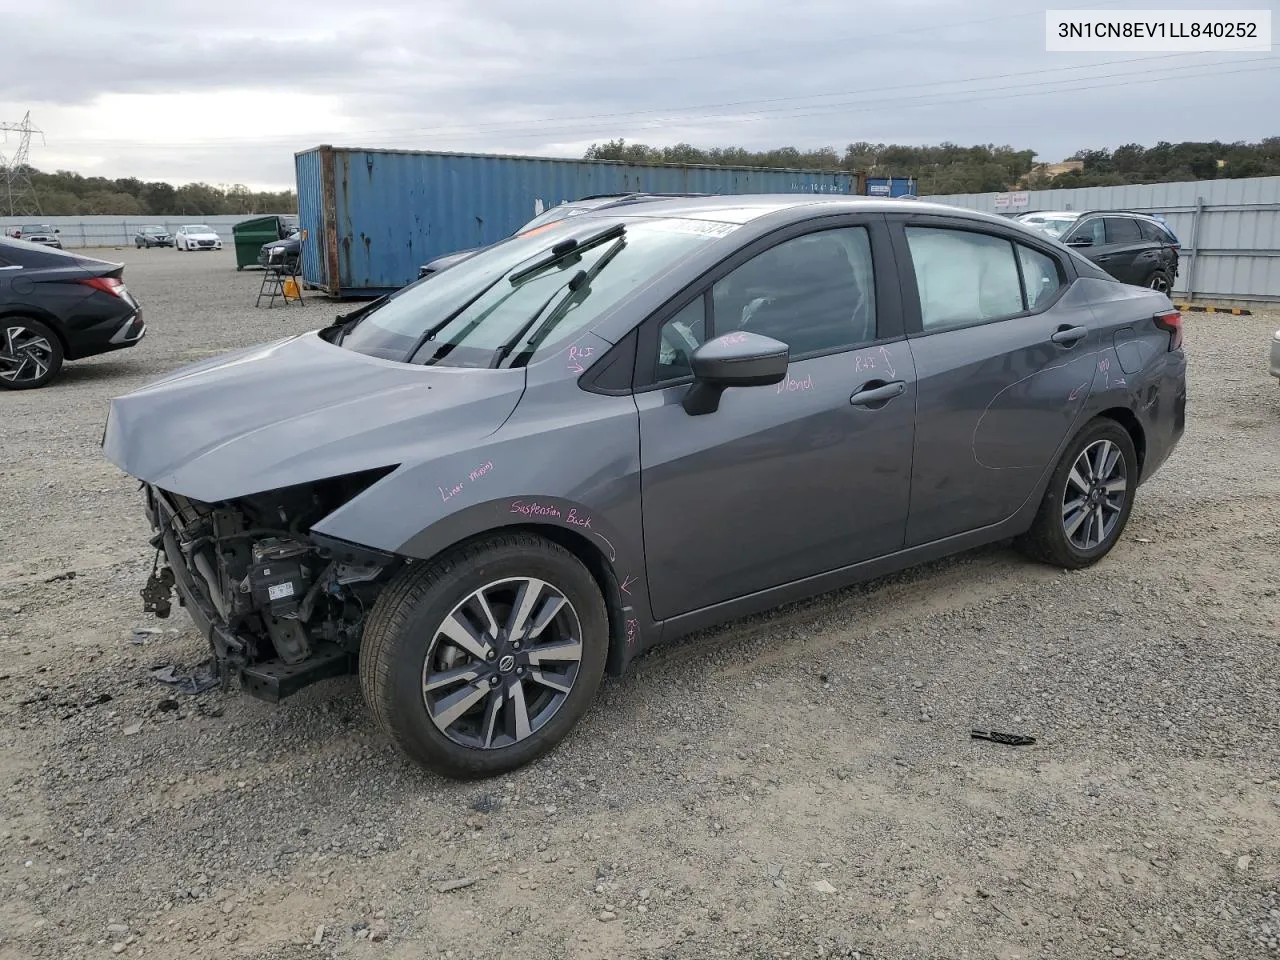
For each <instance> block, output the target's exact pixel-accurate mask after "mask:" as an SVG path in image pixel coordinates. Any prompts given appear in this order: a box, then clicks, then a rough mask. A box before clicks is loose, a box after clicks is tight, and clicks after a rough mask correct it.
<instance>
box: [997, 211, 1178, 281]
mask: <svg viewBox="0 0 1280 960" xmlns="http://www.w3.org/2000/svg"><path fill="white" fill-rule="evenodd" d="M1015 219H1017V220H1018V221H1019V222H1021V223H1024V224H1026V225H1027V226H1028V227H1032V228H1034V229H1036V230H1041V231H1043V232H1044V233H1047V234H1049V235H1050V236H1051V237H1057V238H1058V239H1059V240H1061V241H1062V242H1063V243H1065V244H1066V245H1067V246H1069V247H1072V248H1074V249H1075V250H1077V251H1078V252H1079V253H1080V254H1081V255H1083V256H1085V257H1087V258H1088V259H1090V260H1092V261H1093V262H1094V263H1096V264H1097V265H1098V266H1100V267H1101V268H1102V269H1103V270H1105V271H1107V273H1109V274H1111V275H1112V276H1113V277H1115V278H1116V279H1117V280H1119V281H1120V282H1122V283H1132V284H1136V285H1137V286H1140V287H1150V288H1151V289H1153V290H1159V291H1160V292H1161V293H1168V292H1169V291H1170V290H1172V289H1173V281H1174V280H1175V279H1176V278H1177V276H1178V251H1179V249H1180V246H1181V245H1180V244H1179V242H1178V238H1177V236H1175V235H1174V232H1173V231H1172V230H1170V229H1169V227H1168V226H1166V225H1165V224H1164V223H1161V222H1160V221H1159V220H1157V219H1156V218H1155V217H1150V216H1147V215H1146V214H1143V213H1131V212H1129V211H1125V210H1088V211H1085V212H1083V213H1080V212H1075V211H1071V210H1056V211H1043V210H1042V211H1037V212H1035V213H1024V214H1020V215H1019V216H1018V217H1016V218H1015Z"/></svg>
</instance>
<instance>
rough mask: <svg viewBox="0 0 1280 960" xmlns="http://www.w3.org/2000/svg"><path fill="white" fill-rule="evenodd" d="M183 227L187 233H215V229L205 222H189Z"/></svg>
mask: <svg viewBox="0 0 1280 960" xmlns="http://www.w3.org/2000/svg"><path fill="white" fill-rule="evenodd" d="M182 229H183V230H185V231H187V233H213V231H212V230H210V229H209V228H208V227H206V226H205V225H204V224H203V223H189V224H187V225H186V226H185V227H183V228H182Z"/></svg>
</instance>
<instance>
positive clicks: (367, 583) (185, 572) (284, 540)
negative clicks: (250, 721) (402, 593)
mask: <svg viewBox="0 0 1280 960" xmlns="http://www.w3.org/2000/svg"><path fill="white" fill-rule="evenodd" d="M393 469H395V468H394V467H386V468H383V469H379V470H368V471H363V472H361V473H357V474H350V475H347V476H343V477H337V478H332V479H328V480H322V481H317V482H315V483H309V484H302V485H299V486H294V487H287V488H284V489H280V490H273V491H269V492H267V493H261V494H254V495H252V496H248V497H242V498H240V499H238V500H232V501H225V502H221V503H216V504H210V503H203V502H200V501H196V500H192V499H190V498H188V497H184V496H182V495H180V494H176V493H172V492H169V491H166V490H162V489H160V488H159V487H156V486H153V485H150V484H147V485H145V489H146V495H147V516H148V519H149V520H150V521H151V525H152V528H153V529H154V530H155V531H156V534H155V536H154V537H153V538H152V541H151V542H152V545H153V546H154V547H155V548H156V550H157V562H156V566H155V569H154V571H153V572H152V575H151V579H150V580H149V581H148V583H147V585H146V587H144V588H143V590H142V597H143V603H144V608H145V609H146V610H148V611H149V612H152V613H155V614H156V616H158V617H165V616H168V614H169V610H170V599H169V598H170V595H171V590H173V589H176V591H177V594H178V602H179V603H180V604H182V605H183V606H184V607H186V608H187V611H188V612H189V613H190V615H191V618H192V619H193V620H194V621H195V623H196V625H197V626H198V627H199V628H200V629H201V631H202V632H203V633H204V634H205V636H206V637H208V639H209V641H210V644H211V646H212V648H213V653H214V656H215V658H216V660H217V663H218V667H219V672H220V674H221V676H222V677H223V679H224V682H228V681H229V680H230V679H231V678H232V677H233V676H238V677H239V678H240V680H241V683H242V685H243V686H244V688H245V690H246V691H247V692H249V693H251V694H253V695H254V696H257V697H260V698H262V699H264V700H269V701H273V702H274V701H278V700H281V699H283V698H284V697H287V696H289V695H291V694H293V693H296V692H297V691H298V690H300V689H302V688H303V687H305V686H308V685H310V684H312V683H315V682H316V681H318V680H323V679H326V678H328V677H334V676H340V675H342V674H345V673H350V672H353V671H354V670H355V669H356V664H357V654H358V652H359V649H360V639H361V635H362V633H363V631H364V625H365V619H366V617H367V615H368V613H369V611H370V610H371V609H372V608H373V604H374V601H375V600H376V599H377V595H378V593H379V592H380V591H381V589H382V586H383V584H384V583H385V582H386V581H387V579H388V578H390V576H391V575H392V574H393V573H394V572H395V569H396V568H397V567H398V565H399V561H398V560H397V558H395V557H394V556H392V555H390V554H384V553H380V552H377V551H372V550H368V549H366V548H363V547H359V546H357V545H355V544H347V543H343V542H340V541H335V540H332V539H329V538H325V537H320V536H316V535H313V534H312V533H311V525H312V524H314V523H316V522H318V521H319V520H320V519H321V518H323V517H325V516H327V515H329V514H330V513H332V512H333V511H334V510H336V509H338V507H340V506H342V505H343V504H344V503H346V502H348V501H349V500H351V499H352V498H353V497H355V496H357V495H358V494H360V493H362V492H363V491H364V490H366V489H368V488H369V487H370V486H371V485H373V484H374V483H376V482H377V481H378V480H380V479H381V478H382V477H384V476H386V475H387V474H388V473H390V472H391V471H392V470H393Z"/></svg>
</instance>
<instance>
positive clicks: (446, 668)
mask: <svg viewBox="0 0 1280 960" xmlns="http://www.w3.org/2000/svg"><path fill="white" fill-rule="evenodd" d="M1185 407H1186V357H1185V355H1184V353H1183V349H1182V322H1181V317H1180V315H1179V313H1178V312H1177V311H1176V310H1175V309H1174V308H1173V305H1172V304H1171V303H1170V302H1169V298H1168V297H1166V296H1165V295H1163V294H1161V293H1158V292H1156V291H1153V290H1144V289H1141V288H1137V287H1130V286H1124V285H1121V284H1119V283H1117V282H1116V281H1115V279H1114V278H1112V277H1110V276H1108V275H1107V274H1106V273H1105V272H1103V271H1102V270H1101V269H1100V268H1098V267H1096V266H1095V265H1094V264H1092V263H1090V262H1089V261H1088V260H1085V259H1084V258H1082V257H1080V256H1078V255H1077V254H1076V253H1074V252H1073V251H1071V250H1069V249H1067V248H1064V247H1063V246H1061V245H1060V244H1058V243H1056V242H1054V241H1052V240H1050V239H1049V238H1048V237H1046V236H1044V235H1043V234H1040V233H1037V232H1035V231H1032V230H1029V229H1027V228H1025V227H1022V226H1020V225H1018V224H1015V223H1011V222H1009V221H1008V220H1003V219H1001V218H999V217H995V216H990V215H986V214H980V213H975V212H972V211H964V210H959V209H956V208H953V207H946V206H942V205H938V204H933V203H928V202H925V201H917V202H914V203H910V204H904V203H899V202H898V201H897V200H892V199H883V200H881V199H872V198H866V197H839V198H838V197H821V196H811V195H805V196H795V195H787V196H751V197H744V196H731V197H709V198H697V199H693V198H691V199H684V200H665V201H654V202H651V203H645V204H632V205H615V206H609V207H607V208H601V209H597V210H595V211H591V212H588V213H584V214H581V215H579V216H575V217H571V218H567V219H564V220H562V221H561V222H559V223H552V224H549V225H547V226H545V227H544V228H543V229H542V230H539V231H536V232H531V233H526V234H525V235H523V236H517V237H514V238H512V239H510V240H507V241H504V242H502V243H499V244H496V245H494V246H493V247H491V248H489V249H488V250H485V251H483V252H481V253H478V254H476V255H475V256H473V257H471V258H470V259H469V260H467V261H465V262H463V263H460V264H458V265H456V266H454V267H452V268H450V269H449V270H448V271H447V273H446V274H443V275H441V276H440V277H437V278H433V279H431V280H428V281H426V282H417V283H414V284H411V285H409V286H407V287H404V288H402V289H400V290H398V291H396V292H395V293H393V294H390V295H388V296H386V297H384V298H382V299H381V300H378V301H373V302H371V303H370V304H368V305H366V306H365V307H362V308H361V309H359V310H357V311H355V312H354V313H353V314H350V315H348V316H347V317H346V318H345V319H343V320H342V321H341V322H339V323H335V324H333V325H331V326H330V327H328V328H326V329H324V330H321V331H313V332H311V333H305V334H301V335H298V336H292V337H287V338H284V339H280V340H276V341H275V342H273V343H269V344H266V345H264V346H260V347H254V348H250V349H246V350H241V351H239V352H237V353H233V354H229V355H227V356H224V357H222V358H211V359H208V360H205V361H202V362H200V363H198V364H195V365H193V366H188V367H186V368H183V369H178V370H176V371H174V372H172V373H170V374H169V375H167V376H166V377H164V378H162V379H160V380H158V381H155V382H153V383H151V384H150V385H147V386H144V387H143V388H141V389H139V390H137V391H135V392H133V393H131V394H128V395H126V396H123V397H117V398H116V399H114V400H112V402H111V408H110V412H109V415H108V419H107V423H106V428H105V431H104V434H103V448H104V452H105V454H106V456H107V457H108V458H109V459H110V460H111V461H112V462H114V463H115V464H116V465H117V466H118V467H120V468H121V469H122V470H123V471H124V472H126V473H128V474H129V475H131V476H133V477H135V478H137V479H139V480H141V481H142V482H143V487H144V490H145V509H146V513H147V515H148V518H149V520H150V522H151V524H152V526H153V528H154V529H155V531H156V535H155V539H154V540H152V541H151V542H152V543H153V544H154V545H155V547H153V549H159V551H160V553H161V554H162V563H163V564H164V565H163V566H162V567H161V568H160V569H159V570H157V571H155V572H154V573H153V574H152V579H151V580H150V582H149V583H148V585H147V587H146V588H145V589H144V592H143V596H144V598H146V600H145V603H147V604H149V609H152V610H155V611H156V612H160V611H163V612H164V613H166V614H167V612H168V610H169V599H168V597H169V595H170V592H171V588H172V587H174V586H176V589H177V591H178V595H179V597H180V598H181V600H182V602H183V604H184V605H185V608H186V610H187V611H188V613H189V614H190V615H191V617H192V618H193V620H194V621H195V623H196V624H197V625H198V627H199V629H200V630H201V631H202V632H203V633H204V635H205V636H206V638H208V640H209V642H210V645H211V647H212V649H213V652H214V655H215V658H216V660H217V662H218V663H219V665H220V670H221V671H222V672H223V676H225V677H228V678H230V677H239V678H240V679H241V681H242V685H243V688H244V690H245V691H246V692H249V693H252V694H254V695H257V696H260V697H263V698H265V699H267V700H272V701H275V700H279V699H280V698H283V697H287V696H290V695H291V694H293V693H295V692H296V691H297V690H299V689H301V688H303V687H305V686H307V685H308V684H311V683H314V682H316V681H318V680H321V679H324V678H326V677H331V676H335V675H338V674H342V673H346V672H351V671H352V670H358V672H359V674H360V677H361V686H362V689H363V692H364V697H365V700H366V702H367V704H368V706H369V708H370V710H371V711H372V713H373V715H374V717H375V718H376V720H377V722H378V724H379V725H380V726H381V728H382V730H383V731H384V732H385V734H386V735H387V736H388V738H389V739H390V740H391V741H392V742H393V743H395V744H396V745H397V746H398V747H399V748H400V749H401V750H402V751H403V752H404V753H406V754H407V755H408V756H410V757H412V758H413V759H414V760H416V761H418V762H419V763H422V764H424V765H426V766H429V767H431V768H434V769H436V770H439V771H442V772H445V773H448V774H451V775H457V776H475V775H490V774H496V773H499V772H502V771H506V770H511V769H513V768H515V767H517V766H520V765H522V764H524V763H527V762H529V761H530V760H532V759H533V758H534V757H536V756H538V755H540V754H542V753H544V752H546V751H547V750H548V749H550V748H551V747H552V746H553V745H554V744H556V743H557V742H558V741H560V740H561V739H562V738H563V737H564V736H565V735H566V734H567V733H568V732H569V730H570V729H571V728H572V727H573V726H574V725H575V724H576V723H577V722H578V720H579V719H580V718H581V717H582V716H583V715H584V714H585V712H586V711H587V708H588V705H589V704H590V702H591V700H592V698H593V697H594V695H595V692H596V689H597V687H598V685H599V684H600V682H601V678H602V675H603V674H604V673H605V671H606V670H608V671H610V672H612V673H614V674H618V673H621V672H623V671H624V670H625V668H626V666H627V664H628V662H630V661H631V660H632V659H633V658H634V657H636V656H637V655H639V654H641V653H642V652H644V651H645V650H646V649H648V648H650V647H652V646H653V645H655V644H656V643H659V642H661V641H665V640H668V639H670V638H674V637H678V636H681V635H683V634H685V633H688V632H690V631H693V630H698V629H701V628H703V627H706V626H709V625H712V624H715V623H718V622H721V621H725V620H729V619H732V618H734V617H739V616H743V615H746V614H748V613H751V612H755V611H759V610H762V609H767V608H769V607H773V606H776V605H778V604H781V603H786V602H790V601H794V600H797V599H800V598H802V597H806V596H810V595H813V594H816V593H821V592H825V591H829V590H833V589H836V588H838V587H842V586H845V585H847V584H850V583H853V582H856V581H860V580H865V579H868V578H870V577H875V576H881V575H883V574H886V573H889V572H891V571H893V570H897V569H901V568H904V567H907V566H910V565H912V564H916V563H919V562H923V561H927V560H932V559H935V558H937V557H940V556H944V555H946V554H950V553H954V552H957V551H960V550H965V549H969V548H972V547H976V546H979V545H982V544H986V543H991V542H995V541H998V540H1003V539H1005V538H1010V537H1016V538H1017V542H1018V543H1019V544H1020V546H1021V547H1022V549H1023V550H1024V551H1025V552H1026V553H1027V554H1028V555H1029V556H1031V557H1033V558H1036V559H1038V560H1041V561H1044V562H1047V563H1049V564H1052V565H1053V566H1055V567H1057V568H1064V567H1065V568H1080V567H1086V566H1088V565H1090V564H1093V563H1095V562H1097V561H1098V560H1100V559H1101V558H1102V557H1104V556H1106V554H1107V553H1108V551H1110V550H1111V548H1112V547H1113V546H1114V545H1115V544H1116V543H1117V541H1118V539H1119V538H1120V536H1121V533H1122V531H1123V530H1124V528H1125V523H1126V522H1127V520H1128V517H1129V513H1130V510H1131V508H1132V506H1133V503H1134V497H1135V496H1136V495H1137V492H1138V490H1139V488H1140V485H1141V484H1142V483H1144V482H1145V481H1146V480H1147V479H1148V478H1150V477H1151V476H1152V474H1153V473H1155V472H1156V471H1157V470H1158V469H1159V468H1160V466H1161V465H1162V464H1163V463H1164V462H1165V460H1166V458H1167V457H1168V456H1169V454H1170V452H1171V451H1172V450H1173V449H1174V447H1175V446H1176V444H1177V443H1178V441H1179V438H1180V437H1181V436H1182V433H1183V430H1184V424H1185ZM357 665H358V666H357ZM815 735H820V733H815Z"/></svg>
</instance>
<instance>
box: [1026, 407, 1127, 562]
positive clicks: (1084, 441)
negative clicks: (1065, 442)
mask: <svg viewBox="0 0 1280 960" xmlns="http://www.w3.org/2000/svg"><path fill="white" fill-rule="evenodd" d="M1099 440H1110V441H1111V442H1112V443H1114V444H1116V445H1117V446H1118V447H1119V448H1120V452H1121V456H1123V457H1124V465H1125V498H1124V507H1123V508H1122V509H1121V511H1120V520H1119V522H1117V523H1116V526H1115V529H1114V530H1112V531H1111V535H1110V536H1109V537H1107V538H1106V539H1105V540H1103V541H1102V543H1100V544H1099V545H1098V546H1096V547H1094V548H1093V549H1092V550H1081V549H1080V548H1079V547H1077V546H1076V545H1075V544H1073V543H1072V542H1071V541H1070V540H1069V539H1068V538H1067V532H1066V531H1065V530H1064V529H1063V528H1062V502H1063V496H1064V494H1065V492H1066V487H1067V476H1068V474H1070V473H1071V468H1072V467H1073V466H1074V465H1075V462H1076V460H1077V459H1078V458H1079V457H1080V454H1081V453H1082V452H1083V451H1084V449H1085V447H1088V446H1089V445H1090V444H1093V443H1096V442H1097V441H1099ZM1137 487H1138V453H1137V451H1136V450H1135V449H1134V446H1133V438H1132V437H1131V436H1129V431H1127V430H1125V428H1124V427H1122V426H1121V425H1120V424H1118V423H1116V422H1115V421H1114V420H1108V419H1101V420H1097V421H1095V422H1094V423H1093V424H1091V425H1090V426H1088V427H1086V428H1085V429H1084V430H1082V431H1081V432H1080V434H1079V435H1078V436H1077V437H1076V438H1075V440H1074V441H1073V442H1072V444H1071V446H1070V447H1068V448H1067V452H1066V454H1064V455H1063V457H1062V460H1061V461H1060V462H1059V463H1058V468H1057V470H1056V471H1054V475H1053V480H1052V482H1050V484H1049V491H1048V496H1049V501H1048V503H1049V505H1051V508H1052V513H1053V519H1054V523H1053V526H1052V528H1051V530H1050V536H1051V537H1052V538H1053V539H1054V540H1056V541H1057V543H1056V547H1057V548H1058V549H1060V550H1062V551H1064V552H1065V553H1066V554H1067V555H1069V556H1070V557H1072V558H1073V559H1074V560H1075V561H1076V562H1077V563H1079V564H1080V565H1088V564H1091V563H1094V562H1095V561H1097V560H1099V559H1101V558H1102V557H1104V556H1106V554H1108V553H1109V552H1110V551H1111V549H1112V548H1113V547H1114V546H1115V545H1116V543H1117V542H1119V540H1120V537H1121V535H1122V534H1123V533H1124V529H1125V527H1126V526H1127V525H1128V523H1129V514H1130V513H1131V512H1132V511H1133V501H1134V494H1135V493H1136V492H1137Z"/></svg>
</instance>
